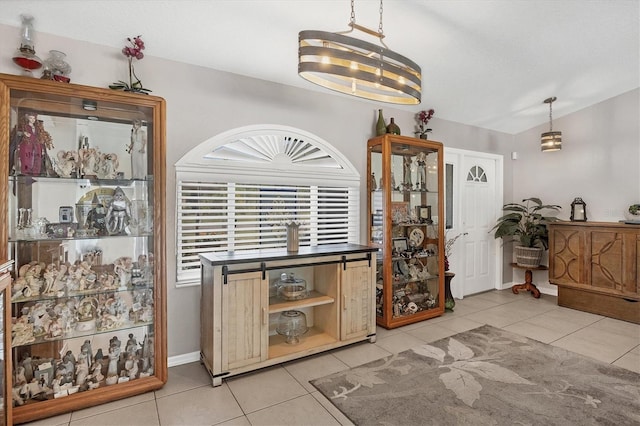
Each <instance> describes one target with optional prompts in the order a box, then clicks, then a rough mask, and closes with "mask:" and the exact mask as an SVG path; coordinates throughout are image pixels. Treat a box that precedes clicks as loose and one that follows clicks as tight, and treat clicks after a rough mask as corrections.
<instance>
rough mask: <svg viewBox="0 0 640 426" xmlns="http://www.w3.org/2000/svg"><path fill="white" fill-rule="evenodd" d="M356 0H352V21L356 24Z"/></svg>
mask: <svg viewBox="0 0 640 426" xmlns="http://www.w3.org/2000/svg"><path fill="white" fill-rule="evenodd" d="M355 3H356V2H355V0H351V23H352V24H355V23H356V7H355Z"/></svg>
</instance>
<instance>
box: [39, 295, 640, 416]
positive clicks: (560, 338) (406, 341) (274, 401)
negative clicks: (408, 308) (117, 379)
mask: <svg viewBox="0 0 640 426" xmlns="http://www.w3.org/2000/svg"><path fill="white" fill-rule="evenodd" d="M482 324H490V325H492V326H494V327H499V328H503V329H505V330H508V331H510V332H513V333H517V334H521V335H523V336H527V337H530V338H532V339H535V340H538V341H541V342H544V343H548V344H551V345H554V346H558V347H561V348H564V349H567V350H570V351H573V352H577V353H580V354H583V355H586V356H589V357H591V358H594V359H597V360H600V361H603V362H606V363H610V364H614V365H617V366H620V367H623V368H626V369H629V370H633V371H636V372H638V373H640V325H637V324H632V323H629V322H624V321H618V320H614V319H611V318H605V317H602V316H600V315H594V314H590V313H586V312H581V311H575V310H572V309H567V308H562V307H559V306H557V304H556V298H555V297H551V296H546V295H542V297H541V298H540V299H534V298H532V297H531V296H530V294H529V293H521V294H519V295H515V294H513V293H512V292H511V291H510V290H503V291H491V292H488V293H482V294H477V295H474V296H471V297H467V298H465V299H464V300H458V301H457V302H456V307H455V312H448V313H445V315H443V316H441V317H438V318H434V319H431V320H427V321H423V322H420V323H415V324H411V325H408V326H405V327H402V328H398V329H394V330H385V329H383V328H380V327H378V336H377V342H376V343H375V344H371V343H368V342H363V343H358V344H354V345H351V346H348V347H345V348H340V349H336V350H333V351H330V352H325V353H323V354H318V355H315V356H312V357H308V358H305V359H302V360H297V361H292V362H289V363H286V364H283V365H280V366H275V367H271V368H267V369H263V370H259V371H256V372H252V373H248V374H245V375H242V376H238V377H233V378H230V379H228V380H225V381H224V382H223V384H222V386H220V387H216V388H214V387H212V386H211V381H210V379H209V375H208V374H207V372H206V371H205V369H204V368H203V367H202V366H201V365H200V364H199V363H192V364H186V365H181V366H177V367H172V368H170V369H169V381H168V383H167V384H166V385H165V387H164V388H162V389H160V390H158V391H155V392H149V393H147V394H144V395H139V396H135V397H132V398H128V399H125V400H121V401H116V402H112V403H109V404H104V405H100V406H97V407H92V408H88V409H84V410H80V411H74V412H73V413H68V414H64V415H61V416H56V417H51V418H48V419H44V420H41V421H38V422H33V423H30V425H70V426H77V425H91V426H100V425H136V426H138V425H162V426H167V425H181V426H184V425H278V426H280V425H350V424H351V422H350V421H349V420H348V419H347V418H345V417H344V416H343V415H342V414H341V413H340V412H339V411H338V410H337V409H335V408H334V407H333V405H332V404H331V403H330V402H328V401H327V400H326V399H325V398H324V397H323V396H321V395H320V394H319V393H318V392H317V391H316V390H315V388H314V387H313V386H311V385H310V384H309V383H308V382H309V380H311V379H315V378H319V377H323V376H325V375H327V374H331V373H334V372H338V371H341V370H344V369H347V368H349V367H353V366H357V365H360V364H363V363H365V362H368V361H372V360H375V359H378V358H381V357H384V356H386V355H389V354H390V353H392V352H393V353H396V352H401V351H404V350H406V349H409V348H411V347H413V346H417V345H419V344H422V343H427V342H432V341H434V340H438V339H441V338H443V337H447V336H451V335H453V334H456V333H458V332H461V331H465V330H469V329H472V328H475V327H478V326H480V325H482Z"/></svg>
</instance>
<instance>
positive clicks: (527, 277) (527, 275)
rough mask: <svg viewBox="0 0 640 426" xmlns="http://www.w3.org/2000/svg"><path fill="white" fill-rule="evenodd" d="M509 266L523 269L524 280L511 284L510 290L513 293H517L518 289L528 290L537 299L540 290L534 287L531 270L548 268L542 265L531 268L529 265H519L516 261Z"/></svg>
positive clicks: (545, 269)
mask: <svg viewBox="0 0 640 426" xmlns="http://www.w3.org/2000/svg"><path fill="white" fill-rule="evenodd" d="M511 266H512V267H514V268H518V269H524V270H525V271H524V282H523V283H522V284H516V285H514V286H512V287H511V291H513V292H514V294H518V290H525V291H530V292H531V295H532V296H533V297H535V298H536V299H539V298H540V290H538V287H536V286H535V284H533V272H531V271H547V270H548V269H549V268H548V267H547V266H544V265H540V266H538V267H537V268H532V267H530V266H520V265H518V264H517V263H512V264H511Z"/></svg>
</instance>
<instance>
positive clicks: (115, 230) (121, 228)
mask: <svg viewBox="0 0 640 426" xmlns="http://www.w3.org/2000/svg"><path fill="white" fill-rule="evenodd" d="M130 220H131V208H130V206H129V201H128V200H127V198H126V197H125V195H124V191H123V190H122V189H121V188H120V187H117V188H116V189H115V191H114V192H113V200H112V201H111V204H110V205H109V208H108V209H107V215H106V226H107V231H108V232H109V234H111V235H118V234H120V235H122V234H125V233H127V232H126V231H127V229H128V226H129V222H130Z"/></svg>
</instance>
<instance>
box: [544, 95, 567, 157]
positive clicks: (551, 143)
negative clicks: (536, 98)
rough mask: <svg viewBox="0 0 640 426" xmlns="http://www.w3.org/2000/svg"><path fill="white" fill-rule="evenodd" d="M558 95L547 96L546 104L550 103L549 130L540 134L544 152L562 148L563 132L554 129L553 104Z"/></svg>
mask: <svg viewBox="0 0 640 426" xmlns="http://www.w3.org/2000/svg"><path fill="white" fill-rule="evenodd" d="M556 99H557V98H556V97H555V96H553V97H551V98H547V99H545V100H544V103H545V104H549V131H548V132H544V133H543V134H541V135H540V150H541V151H542V152H550V151H559V150H561V149H562V132H554V131H553V117H552V115H553V110H552V108H551V104H552V103H553V102H555V101H556Z"/></svg>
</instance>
